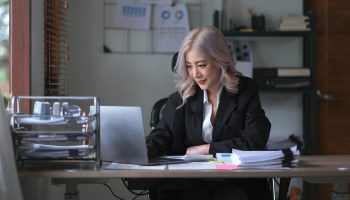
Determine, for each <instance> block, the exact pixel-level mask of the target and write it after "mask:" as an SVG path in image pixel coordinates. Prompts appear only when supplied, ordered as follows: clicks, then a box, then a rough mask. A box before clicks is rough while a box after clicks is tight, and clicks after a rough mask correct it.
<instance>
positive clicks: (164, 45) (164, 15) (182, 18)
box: [153, 4, 190, 52]
mask: <svg viewBox="0 0 350 200" xmlns="http://www.w3.org/2000/svg"><path fill="white" fill-rule="evenodd" d="M153 20H154V21H153V28H155V30H154V34H153V47H154V51H155V52H177V51H178V50H179V48H180V45H181V42H182V41H183V39H184V38H185V36H186V34H187V33H188V32H189V31H190V25H189V20H188V13H187V7H186V5H185V4H176V5H175V6H171V5H156V6H155V7H154V15H153Z"/></svg>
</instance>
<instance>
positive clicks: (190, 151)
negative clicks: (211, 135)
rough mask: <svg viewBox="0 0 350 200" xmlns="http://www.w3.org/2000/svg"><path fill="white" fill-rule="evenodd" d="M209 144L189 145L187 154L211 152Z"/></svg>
mask: <svg viewBox="0 0 350 200" xmlns="http://www.w3.org/2000/svg"><path fill="white" fill-rule="evenodd" d="M209 146H210V145H209V144H203V145H198V146H192V147H188V148H187V150H186V155H196V154H197V155H198V154H204V155H206V154H209Z"/></svg>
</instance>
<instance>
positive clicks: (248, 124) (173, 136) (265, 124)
mask: <svg viewBox="0 0 350 200" xmlns="http://www.w3.org/2000/svg"><path fill="white" fill-rule="evenodd" d="M181 103H182V99H181V97H180V94H179V93H178V92H176V93H173V94H172V95H170V96H169V98H168V101H167V103H166V105H165V107H164V109H163V112H162V118H161V120H160V121H159V123H158V124H157V126H156V128H155V129H153V130H152V132H151V133H150V134H149V135H148V136H147V138H146V141H147V148H148V154H149V156H151V157H152V156H159V155H165V154H168V155H183V154H185V153H186V149H187V147H190V146H196V145H201V144H206V142H205V141H204V140H203V139H202V123H203V91H202V90H201V89H200V88H199V87H198V88H197V90H196V93H195V95H194V96H192V97H190V98H189V99H188V102H187V103H186V104H185V105H184V106H182V107H181V108H179V109H176V108H177V107H178V106H179V105H181ZM270 128H271V124H270V122H269V120H268V119H267V117H266V116H265V112H264V110H263V109H262V108H261V103H260V98H259V94H258V90H257V85H256V83H255V81H254V80H253V79H251V78H248V77H244V76H240V78H239V92H238V93H237V94H231V93H229V92H228V91H227V90H226V89H225V88H223V90H222V93H221V96H220V103H219V107H218V111H217V114H216V119H215V122H214V124H213V136H212V140H213V141H212V143H211V144H210V148H209V153H210V154H215V153H224V152H232V148H236V149H241V150H264V149H265V147H266V143H267V140H268V138H269V134H270Z"/></svg>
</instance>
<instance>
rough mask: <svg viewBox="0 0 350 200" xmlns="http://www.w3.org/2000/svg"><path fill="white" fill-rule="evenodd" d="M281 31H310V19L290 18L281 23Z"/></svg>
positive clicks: (305, 17) (303, 17)
mask: <svg viewBox="0 0 350 200" xmlns="http://www.w3.org/2000/svg"><path fill="white" fill-rule="evenodd" d="M279 29H280V30H281V31H309V30H311V27H310V19H309V17H308V16H288V17H284V18H283V19H282V21H281V24H280V27H279Z"/></svg>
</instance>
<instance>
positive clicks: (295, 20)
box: [282, 15, 310, 24]
mask: <svg viewBox="0 0 350 200" xmlns="http://www.w3.org/2000/svg"><path fill="white" fill-rule="evenodd" d="M282 22H283V23H286V24H299V23H310V17H309V16H305V15H301V16H286V17H283V18H282Z"/></svg>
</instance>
